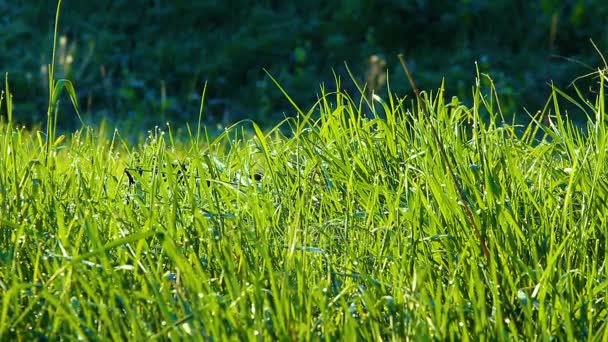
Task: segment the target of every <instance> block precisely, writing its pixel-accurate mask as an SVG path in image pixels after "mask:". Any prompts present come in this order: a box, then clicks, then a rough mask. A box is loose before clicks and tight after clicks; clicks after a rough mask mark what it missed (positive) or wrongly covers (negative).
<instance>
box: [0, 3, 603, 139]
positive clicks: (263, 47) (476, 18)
mask: <svg viewBox="0 0 608 342" xmlns="http://www.w3.org/2000/svg"><path fill="white" fill-rule="evenodd" d="M55 5H56V4H55V2H54V1H47V0H25V1H21V2H10V3H9V2H1V3H0V12H1V13H3V15H2V18H1V19H0V30H1V31H2V32H3V34H2V35H0V46H2V47H3V49H2V53H1V54H0V65H1V66H2V69H1V70H0V71H2V72H8V73H9V79H10V81H11V84H12V89H13V91H14V96H15V99H14V102H15V104H16V108H15V112H16V115H17V117H18V118H19V120H21V121H22V122H25V123H34V124H35V123H40V122H43V120H44V117H43V116H44V115H45V114H44V113H45V111H44V108H45V103H46V94H47V93H46V86H47V85H46V80H45V77H46V67H45V65H46V64H48V63H49V62H50V59H51V58H50V55H51V50H52V30H53V21H54V14H55ZM607 19H608V5H606V4H605V1H603V0H564V1H560V0H540V1H523V0H515V1H513V0H496V1H485V0H460V1H456V0H454V1H430V0H429V1H425V0H411V1H398V0H383V1H371V0H368V1H358V0H357V1H354V0H342V1H329V2H328V1H320V0H311V1H306V2H289V1H287V2H285V1H273V0H266V1H247V0H234V1H215V0H210V1H182V0H176V1H160V0H113V1H72V0H66V1H64V3H63V8H62V13H61V17H60V32H59V35H60V36H61V37H62V39H60V44H59V45H60V46H59V51H58V63H59V66H58V67H57V72H58V75H57V76H58V77H67V78H69V79H71V80H72V81H73V82H74V85H75V87H76V90H77V91H78V94H79V100H80V103H81V106H82V107H83V108H82V109H83V111H84V112H86V113H87V115H86V118H87V120H88V122H90V123H96V122H99V121H100V119H101V118H106V119H107V120H108V121H110V122H112V123H116V124H119V123H121V124H122V125H123V126H122V127H123V129H124V125H126V126H127V127H131V128H134V129H137V128H141V127H149V125H152V124H157V123H159V122H164V121H171V122H174V123H177V124H183V123H184V122H190V123H193V122H195V121H196V118H197V116H198V110H199V104H200V97H201V93H202V88H203V85H204V83H205V81H208V89H207V90H208V92H207V96H206V102H205V120H206V122H208V123H212V122H215V123H222V124H227V123H230V122H234V121H236V120H239V119H242V118H252V119H255V120H257V121H259V122H261V123H263V124H267V125H268V124H273V123H276V122H277V121H278V120H280V119H281V118H282V117H283V116H284V115H292V114H293V112H294V110H293V108H291V106H290V105H289V103H288V102H287V101H286V100H285V99H284V98H283V96H282V94H281V92H280V91H279V90H278V89H276V87H275V86H274V85H273V83H272V82H271V80H270V79H269V78H268V77H267V76H266V75H265V73H264V72H263V70H262V68H266V69H267V70H268V71H269V72H270V73H271V74H272V75H273V76H274V77H276V78H277V79H278V80H279V82H281V84H282V86H283V87H284V88H285V89H286V90H287V91H288V92H289V94H290V95H291V96H292V97H293V98H294V100H295V101H296V102H297V103H299V104H300V105H301V106H304V107H305V108H306V106H310V105H312V104H313V103H314V101H315V99H316V96H317V95H316V94H317V89H318V85H319V84H320V83H325V84H326V85H327V86H328V87H330V88H331V87H333V86H334V84H335V82H334V76H333V73H332V71H335V72H336V74H337V75H339V76H340V77H341V79H342V85H343V87H345V88H347V89H349V90H354V89H355V88H354V85H353V82H352V81H351V80H350V79H349V77H348V76H347V73H346V71H345V66H344V62H347V63H348V65H349V67H350V68H351V70H352V71H353V73H354V74H355V76H356V77H357V79H358V81H360V82H365V81H366V80H368V81H369V77H370V72H371V71H370V69H371V68H372V67H377V66H378V65H381V66H382V68H388V70H389V72H390V73H389V81H390V84H391V90H392V91H393V92H396V93H398V94H400V95H401V94H406V93H407V92H408V91H409V86H408V84H407V80H406V78H405V76H404V74H403V71H402V70H401V67H400V66H399V62H398V59H397V57H396V56H397V54H398V53H404V55H405V56H406V58H407V59H408V63H409V64H410V68H411V69H412V72H413V73H414V75H415V77H416V79H417V82H418V83H419V84H418V86H419V87H420V88H422V89H435V88H437V87H438V86H439V84H440V83H441V81H442V79H444V78H445V82H446V88H447V93H448V94H447V95H449V96H451V95H456V96H459V97H461V98H467V97H469V96H468V95H469V93H470V89H471V87H472V85H473V82H474V77H475V68H476V66H475V61H477V62H478V67H479V69H480V71H481V72H483V73H489V74H490V75H491V76H492V78H493V79H494V82H495V85H496V86H497V88H498V89H499V92H500V93H501V94H502V95H503V98H502V103H501V104H502V105H503V106H504V107H503V109H504V110H505V111H506V112H509V113H512V112H519V113H522V112H523V110H522V106H526V107H527V108H528V109H529V110H530V111H531V112H534V111H536V110H537V109H539V108H542V106H543V104H544V101H545V100H546V98H547V95H548V93H549V88H548V86H547V84H548V83H549V82H551V81H553V82H555V84H556V85H558V86H560V87H562V88H566V87H567V86H568V85H569V83H570V82H571V81H572V80H574V78H575V77H577V76H580V75H582V74H587V73H591V72H593V71H596V68H597V67H602V66H603V63H602V62H601V59H600V56H599V55H598V54H597V52H596V51H595V50H594V48H593V46H592V44H591V43H590V39H593V41H594V42H595V43H596V44H597V45H598V47H600V49H602V48H603V49H606V47H608V26H606V22H607ZM604 51H605V50H604ZM372 56H379V57H372ZM370 57H371V58H370ZM374 58H376V61H377V60H378V59H380V60H381V62H382V63H381V64H377V63H376V64H373V63H371V61H372V60H373V59H374ZM374 63H375V62H374ZM587 82H588V83H589V85H590V86H591V89H590V90H591V91H593V80H592V79H588V80H587ZM382 85H383V82H375V85H374V88H375V89H374V90H375V91H377V92H379V93H380V94H382V92H383V91H385V89H381V88H382ZM583 88H584V89H586V90H589V88H588V86H587V85H585V86H584V87H583ZM64 102H68V101H64ZM66 108H67V107H66ZM74 117H75V116H74V115H72V113H71V112H70V111H68V110H65V113H61V118H62V119H63V120H62V121H63V122H67V121H70V118H74ZM74 124H75V123H74Z"/></svg>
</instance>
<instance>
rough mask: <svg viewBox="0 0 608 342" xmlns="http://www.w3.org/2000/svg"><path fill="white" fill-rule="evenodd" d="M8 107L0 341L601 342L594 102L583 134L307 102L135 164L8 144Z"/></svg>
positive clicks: (39, 144)
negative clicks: (270, 124) (268, 124)
mask: <svg viewBox="0 0 608 342" xmlns="http://www.w3.org/2000/svg"><path fill="white" fill-rule="evenodd" d="M600 89H604V88H603V84H602V86H601V87H600ZM9 93H10V90H9V89H8V82H7V85H6V92H5V95H4V98H5V99H4V101H3V103H2V104H3V112H4V113H6V114H7V117H8V118H9V122H4V123H3V124H2V126H1V132H2V133H1V134H0V147H1V148H0V151H1V154H0V164H1V165H0V170H2V172H0V213H1V215H0V220H1V221H0V232H1V233H0V257H1V258H0V270H1V273H0V274H1V276H0V298H1V305H2V309H1V312H0V315H1V316H0V336H2V338H3V339H6V338H9V339H13V338H16V337H17V336H21V337H24V338H26V339H32V338H42V337H49V338H52V337H57V336H65V337H68V336H69V337H70V338H83V339H97V338H104V339H105V338H111V339H136V340H142V339H148V338H150V337H159V338H171V339H182V338H203V339H204V338H211V337H213V338H214V339H218V340H223V339H227V338H238V339H247V340H248V339H257V338H264V339H283V338H293V339H295V338H300V339H305V340H308V339H313V338H315V339H316V338H324V339H328V340H333V339H336V338H344V339H363V340H375V339H395V340H399V339H402V338H406V337H410V338H413V337H416V338H417V339H419V338H422V339H429V338H438V339H473V340H476V339H478V338H479V337H481V336H486V337H487V338H491V339H503V338H510V337H519V338H524V339H529V338H538V337H540V336H545V337H548V336H554V337H556V338H564V339H566V338H567V339H587V338H599V339H601V338H602V336H603V337H605V334H606V323H605V322H606V315H607V313H608V312H607V309H606V302H605V301H606V287H607V283H606V264H605V260H606V230H605V228H604V227H605V226H606V224H607V223H606V221H607V215H606V212H607V208H606V198H607V195H608V179H607V178H606V166H605V165H606V163H605V155H606V148H607V145H608V138H607V135H606V124H605V112H604V105H603V96H604V95H603V93H602V94H599V95H600V96H598V100H597V102H596V107H595V112H596V113H597V114H596V117H594V118H590V120H589V122H588V126H587V128H586V130H585V132H582V131H581V130H580V129H578V128H576V127H574V126H573V125H572V124H571V123H570V121H568V120H567V119H566V118H564V116H563V114H562V113H560V112H559V101H557V99H558V97H559V94H557V92H556V93H554V99H555V102H554V103H553V106H552V107H550V108H551V110H549V109H546V110H545V112H542V113H539V114H538V116H536V117H534V118H532V120H531V123H530V124H527V125H526V126H517V125H509V124H506V123H503V122H501V120H500V118H499V115H498V114H497V110H496V104H493V105H491V104H490V103H489V100H490V99H492V98H493V96H494V94H493V93H492V92H490V93H489V94H488V95H483V93H484V92H483V91H480V89H476V90H475V91H474V92H473V100H474V105H473V107H472V108H467V107H465V106H463V105H461V103H460V102H459V101H458V100H457V99H452V101H451V102H449V103H444V100H443V90H442V89H439V91H438V92H436V93H435V95H433V94H426V95H425V94H422V95H423V97H424V98H426V106H428V109H429V110H428V112H424V111H419V108H420V107H419V106H418V107H417V109H416V110H411V109H409V108H405V103H406V101H403V100H404V99H400V98H397V97H394V96H392V97H389V98H388V99H387V100H386V101H383V100H382V99H381V98H380V97H375V99H374V101H375V105H378V106H379V107H378V108H376V110H377V112H376V113H377V117H376V118H372V119H368V118H365V114H364V111H363V108H362V107H361V106H360V105H359V104H357V103H354V102H353V101H352V99H351V97H350V96H349V95H348V94H345V93H342V92H336V93H324V92H323V93H322V94H321V96H320V100H319V102H318V103H317V105H316V106H315V107H314V108H312V109H311V111H309V112H308V113H303V112H302V115H300V116H298V117H296V118H290V119H286V120H285V121H284V122H283V123H282V124H281V125H280V127H279V126H278V127H276V128H275V129H273V130H272V131H271V132H270V133H267V134H265V133H263V132H262V131H261V130H260V129H259V128H258V127H257V125H255V124H251V123H250V122H248V121H245V122H242V123H239V124H237V125H235V126H233V127H231V128H230V129H228V130H226V131H225V132H224V133H223V134H222V135H220V136H219V137H217V138H216V139H215V140H210V139H209V138H207V141H208V142H207V143H202V142H201V141H203V140H205V139H200V141H199V134H198V133H197V134H196V136H193V135H190V141H188V140H187V137H186V140H184V139H177V138H175V139H174V137H173V136H172V132H170V130H167V131H164V130H161V129H155V130H153V131H151V132H149V135H148V137H147V139H146V140H145V142H144V143H143V144H141V145H139V146H129V145H128V144H127V143H124V142H121V141H120V137H119V136H118V135H116V134H115V135H114V138H111V139H107V138H105V137H104V135H100V134H97V133H96V132H95V131H94V130H92V129H90V128H86V127H85V128H83V129H82V130H80V131H78V132H76V133H74V134H72V135H71V136H69V137H67V138H66V139H65V140H64V139H57V140H56V141H50V142H46V141H45V140H43V139H41V138H39V136H37V135H36V134H33V133H32V132H28V131H26V130H24V129H21V128H19V127H17V126H15V125H14V124H13V123H11V122H10V118H11V109H10V108H11V104H10V94H9ZM548 108H549V107H548ZM482 110H483V111H486V112H488V113H489V114H490V117H491V120H490V121H483V120H480V117H479V115H480V114H479V113H480V111H482ZM311 114H314V115H311ZM547 118H550V120H547ZM544 122H550V123H551V124H544ZM432 129H434V130H436V132H437V135H438V136H440V137H441V140H440V141H442V143H443V148H444V149H445V151H446V153H445V157H442V153H441V152H440V149H439V148H440V147H439V146H438V141H439V140H437V139H435V138H434V136H433V133H432ZM182 138H183V137H182ZM47 158H48V163H47V164H45V163H44V162H43V161H44V160H46V159H47ZM444 158H448V159H449V160H448V161H446V160H443V159H444ZM446 162H447V163H449V165H451V168H452V169H453V172H454V174H455V176H456V182H457V183H456V184H457V185H458V186H459V187H461V190H462V191H463V194H464V198H465V201H467V202H468V203H467V204H465V203H463V201H462V199H461V197H460V196H459V194H458V189H457V188H456V187H455V186H454V183H453V181H452V180H451V179H450V176H449V174H448V170H447V169H446V165H447V164H446ZM465 205H469V206H470V207H471V209H472V212H473V214H474V215H473V216H474V217H473V219H474V220H475V223H476V224H477V226H478V227H480V230H481V234H482V236H483V239H484V241H486V243H487V245H488V249H489V258H486V257H485V256H484V253H483V251H482V248H481V246H480V244H479V242H480V241H479V239H478V238H476V237H475V234H473V230H472V228H473V227H472V226H471V223H470V219H469V218H468V217H467V214H466V210H465Z"/></svg>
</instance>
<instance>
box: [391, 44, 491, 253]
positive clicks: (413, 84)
mask: <svg viewBox="0 0 608 342" xmlns="http://www.w3.org/2000/svg"><path fill="white" fill-rule="evenodd" d="M398 57H399V61H400V62H401V66H402V67H403V70H404V71H405V73H406V75H407V78H408V80H409V82H410V86H411V87H412V90H413V91H414V95H415V96H416V101H417V102H418V104H419V105H420V107H421V108H422V111H423V113H424V114H425V115H427V116H428V115H429V110H428V108H427V105H426V103H425V102H424V101H422V100H421V99H420V91H419V90H418V87H417V86H416V82H414V78H413V77H412V73H411V72H410V69H409V68H408V67H407V62H406V61H405V57H403V54H399V56H398ZM430 127H431V133H432V134H433V138H434V139H435V142H436V143H437V146H438V148H439V154H440V155H441V158H442V159H443V160H445V163H446V167H447V169H448V173H449V175H450V178H451V179H452V183H453V184H454V187H455V188H456V192H457V193H458V197H459V198H460V201H461V202H462V203H464V208H465V213H466V216H467V218H468V219H469V222H470V223H471V226H472V227H473V232H474V233H475V236H476V237H477V239H478V240H479V244H480V245H481V249H482V250H483V254H484V256H485V257H486V261H487V262H488V264H490V261H491V260H490V251H489V250H488V246H487V244H486V241H485V239H484V238H483V236H481V233H480V230H479V227H478V226H477V222H476V221H475V217H474V216H473V210H472V209H471V204H470V203H469V201H468V200H467V199H466V197H465V195H464V192H463V190H462V188H461V187H460V185H459V184H458V180H457V179H456V174H455V172H454V169H453V168H452V165H451V164H450V160H449V159H448V156H447V153H446V151H445V149H444V147H443V142H442V141H441V138H440V137H439V134H437V131H436V130H435V126H433V124H432V123H431V124H430Z"/></svg>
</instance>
